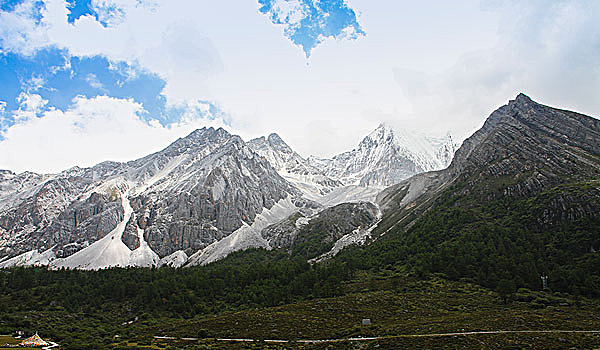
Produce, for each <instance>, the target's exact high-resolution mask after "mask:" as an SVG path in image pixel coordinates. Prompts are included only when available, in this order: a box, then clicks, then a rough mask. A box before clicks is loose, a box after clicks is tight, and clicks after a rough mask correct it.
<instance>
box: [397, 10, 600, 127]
mask: <svg viewBox="0 0 600 350" xmlns="http://www.w3.org/2000/svg"><path fill="white" fill-rule="evenodd" d="M501 5H502V4H498V3H496V4H495V5H494V6H492V7H491V8H492V9H494V10H496V11H500V12H501V13H502V20H501V26H500V29H499V41H498V42H497V44H496V45H495V46H494V47H493V48H491V49H486V50H479V51H474V52H470V53H467V54H464V55H463V56H462V57H461V58H460V59H459V60H458V61H457V62H456V63H455V64H454V65H453V66H451V67H450V68H449V69H446V70H444V71H442V72H441V73H436V74H431V73H426V72H423V71H416V70H411V69H406V68H397V69H395V70H394V74H395V79H396V81H397V82H398V84H399V85H400V86H401V87H402V89H403V94H404V96H405V97H406V98H407V99H408V101H409V102H410V104H411V107H412V111H411V113H409V114H408V116H407V118H406V120H405V122H406V121H408V122H409V123H413V124H415V125H416V126H418V127H420V128H428V126H427V124H429V125H431V126H430V127H431V128H437V129H439V131H443V130H448V129H450V130H454V132H455V133H458V134H460V136H462V137H467V136H469V135H470V134H471V132H473V131H474V129H476V128H477V127H479V126H480V125H481V124H482V123H483V121H484V119H485V117H487V116H488V115H489V114H490V113H491V112H492V111H493V110H494V109H496V108H497V107H499V106H501V105H503V104H505V103H506V102H508V101H507V100H508V99H512V98H514V97H515V96H516V95H517V94H518V93H519V92H523V93H525V94H528V95H529V96H530V97H532V98H533V99H534V100H537V101H538V102H541V103H546V104H550V105H557V106H562V107H563V108H569V109H575V110H578V111H580V112H583V113H588V114H591V115H594V113H598V112H600V99H598V98H597V96H598V91H600V65H599V64H598V62H600V36H599V35H600V22H599V21H598V20H597V18H596V17H597V16H595V15H594V14H597V13H600V3H598V2H594V1H557V2H554V3H548V2H546V1H542V2H539V1H538V2H527V3H522V2H509V3H508V4H507V3H504V4H503V6H501ZM594 96H596V97H594Z"/></svg>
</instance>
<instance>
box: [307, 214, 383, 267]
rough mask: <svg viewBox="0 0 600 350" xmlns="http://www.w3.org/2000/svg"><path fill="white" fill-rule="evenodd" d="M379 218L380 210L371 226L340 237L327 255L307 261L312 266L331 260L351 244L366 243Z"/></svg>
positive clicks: (379, 220) (380, 215)
mask: <svg viewBox="0 0 600 350" xmlns="http://www.w3.org/2000/svg"><path fill="white" fill-rule="evenodd" d="M381 217H382V213H381V210H379V211H378V213H377V221H376V222H375V223H374V224H373V225H371V226H370V227H368V228H367V229H364V228H362V227H359V228H357V229H356V230H354V231H352V232H350V233H348V234H345V235H343V236H342V237H340V239H338V240H337V241H336V242H335V243H334V245H333V247H332V248H331V250H330V251H328V252H327V253H324V254H321V255H320V256H318V257H316V258H314V259H311V260H309V261H308V262H309V263H311V264H312V263H315V262H320V261H323V260H327V259H330V258H333V257H334V256H335V255H337V254H338V253H339V252H340V251H342V249H344V248H346V247H347V246H349V245H352V244H358V245H363V244H365V243H366V242H367V240H368V239H370V238H371V232H373V230H374V229H375V228H376V227H377V225H379V223H380V222H381Z"/></svg>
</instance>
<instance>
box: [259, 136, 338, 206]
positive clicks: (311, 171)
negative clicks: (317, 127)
mask: <svg viewBox="0 0 600 350" xmlns="http://www.w3.org/2000/svg"><path fill="white" fill-rule="evenodd" d="M248 145H249V146H250V148H252V150H253V151H254V152H256V153H258V154H259V155H261V156H262V157H264V158H265V159H266V160H267V161H268V162H269V163H270V164H271V166H273V168H275V170H277V172H278V173H279V174H280V175H281V176H282V177H283V178H285V179H286V180H288V181H289V182H291V183H292V184H294V185H296V187H297V188H298V189H299V190H300V191H302V192H303V193H304V194H305V195H306V196H307V197H309V198H313V199H315V198H317V197H318V196H323V195H326V194H328V193H330V192H331V191H332V190H334V189H335V188H337V187H340V186H342V183H341V182H340V181H338V180H335V179H332V178H330V177H328V176H326V175H325V174H324V173H323V172H322V171H321V170H319V169H318V168H317V167H315V166H313V165H312V164H310V163H309V162H308V161H307V160H306V159H304V158H302V157H301V156H300V155H299V154H298V153H296V152H294V151H293V150H292V149H291V148H290V147H289V146H288V145H287V144H286V143H285V142H284V141H283V140H282V139H281V137H279V135H277V134H270V135H269V136H268V137H267V138H265V137H264V136H263V137H259V138H256V139H253V140H250V141H248Z"/></svg>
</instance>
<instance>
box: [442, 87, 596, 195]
mask: <svg viewBox="0 0 600 350" xmlns="http://www.w3.org/2000/svg"><path fill="white" fill-rule="evenodd" d="M599 156H600V121H598V120H597V119H593V118H590V117H587V116H584V115H581V114H577V113H574V112H568V111H562V110H558V109H555V108H551V107H547V106H544V105H540V104H538V103H535V102H533V101H532V100H531V99H530V98H529V97H527V96H525V95H523V94H520V95H519V96H517V98H516V99H515V100H513V101H511V102H510V103H509V104H508V105H506V106H503V107H501V108H499V109H498V110H496V111H495V112H494V113H492V114H491V115H490V117H489V118H488V120H487V121H486V122H485V124H484V126H483V127H482V128H481V129H480V130H479V131H477V132H476V133H475V134H474V135H473V136H471V137H470V138H469V139H467V140H466V141H465V142H464V143H463V147H461V149H459V150H458V151H457V152H456V155H455V159H454V161H453V162H452V164H451V166H450V167H449V169H448V172H449V174H451V175H452V176H460V177H461V178H462V179H465V180H466V181H467V182H468V186H467V188H475V189H478V188H480V187H478V186H476V185H477V184H479V183H482V182H483V180H486V179H490V178H494V179H496V180H497V181H500V182H501V183H502V184H504V185H506V186H504V187H505V188H504V191H503V192H502V194H499V195H520V196H523V195H530V194H534V193H537V192H539V191H540V190H541V189H543V188H547V187H549V186H555V185H557V184H560V183H563V182H567V181H581V180H586V179H590V178H594V177H597V176H598V175H600V158H598V157H599ZM475 174H477V175H476V176H474V175H475ZM470 177H472V178H470ZM486 181H487V180H486ZM489 189H490V186H487V187H481V190H484V191H487V190H489Z"/></svg>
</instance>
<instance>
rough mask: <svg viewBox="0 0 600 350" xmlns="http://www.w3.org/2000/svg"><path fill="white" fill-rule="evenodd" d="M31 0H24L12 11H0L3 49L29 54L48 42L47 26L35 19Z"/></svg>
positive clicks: (0, 31)
mask: <svg viewBox="0 0 600 350" xmlns="http://www.w3.org/2000/svg"><path fill="white" fill-rule="evenodd" d="M35 11H36V10H35V7H34V1H33V0H25V1H23V3H21V4H19V5H17V6H16V8H15V10H14V11H12V12H5V11H0V44H1V45H2V47H3V49H4V51H10V52H19V53H22V54H23V55H26V56H30V55H32V54H34V53H35V51H36V50H37V49H39V48H41V47H45V46H47V45H48V44H49V42H48V36H47V35H46V34H47V32H46V30H47V27H46V26H44V25H43V24H37V23H36V21H35V18H34V16H35Z"/></svg>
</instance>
